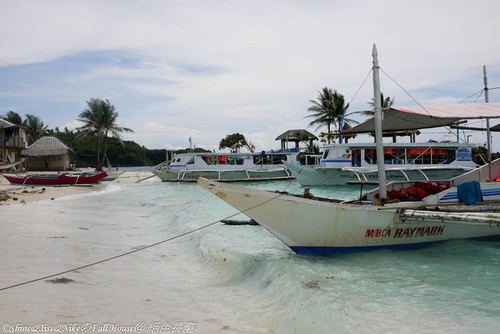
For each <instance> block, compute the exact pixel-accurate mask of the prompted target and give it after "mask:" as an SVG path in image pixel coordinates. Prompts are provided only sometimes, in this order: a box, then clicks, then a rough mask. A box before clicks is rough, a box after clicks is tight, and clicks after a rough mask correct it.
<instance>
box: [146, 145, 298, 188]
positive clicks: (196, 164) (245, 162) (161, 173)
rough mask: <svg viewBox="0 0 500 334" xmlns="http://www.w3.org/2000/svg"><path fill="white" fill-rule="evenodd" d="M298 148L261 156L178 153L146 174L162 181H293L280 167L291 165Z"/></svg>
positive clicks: (284, 168)
mask: <svg viewBox="0 0 500 334" xmlns="http://www.w3.org/2000/svg"><path fill="white" fill-rule="evenodd" d="M298 153H299V152H298V149H289V150H280V151H275V152H262V153H210V152H204V153H181V154H175V155H174V156H173V158H172V160H171V161H170V162H169V163H163V164H160V165H158V166H155V167H153V168H150V171H151V172H152V173H153V174H155V175H156V176H158V177H159V178H160V179H161V180H162V181H164V182H166V181H196V180H197V179H198V178H199V177H204V178H206V179H212V180H219V181H226V182H227V181H265V180H280V179H291V178H294V177H293V175H292V173H291V172H290V171H288V169H287V168H286V167H285V166H284V165H283V162H284V161H288V162H291V163H292V162H295V161H296V160H297V155H298Z"/></svg>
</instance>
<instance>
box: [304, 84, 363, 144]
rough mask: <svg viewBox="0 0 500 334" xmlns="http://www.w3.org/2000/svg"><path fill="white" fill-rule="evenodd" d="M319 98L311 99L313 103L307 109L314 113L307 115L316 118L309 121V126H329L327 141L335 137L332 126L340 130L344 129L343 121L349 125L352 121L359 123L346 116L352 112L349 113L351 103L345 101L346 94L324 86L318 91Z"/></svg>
mask: <svg viewBox="0 0 500 334" xmlns="http://www.w3.org/2000/svg"><path fill="white" fill-rule="evenodd" d="M318 93H319V95H318V97H317V100H309V102H310V103H312V106H310V107H309V108H308V109H307V111H309V112H311V113H312V115H307V116H306V117H313V118H314V119H313V120H312V121H311V122H310V123H309V126H314V125H317V127H316V130H318V129H319V128H321V127H323V126H326V128H327V133H326V137H327V141H328V143H330V141H331V138H332V137H333V135H332V134H333V133H332V126H333V127H334V128H335V129H336V130H338V131H339V132H340V130H341V129H342V127H343V125H342V121H343V122H344V125H345V126H347V127H349V126H350V124H351V123H358V122H357V121H355V120H353V119H350V118H346V116H349V115H350V114H348V113H347V109H348V108H349V103H347V104H346V103H345V98H344V95H342V94H340V93H338V92H337V91H336V90H334V91H332V89H331V88H328V87H324V88H323V89H322V90H321V91H319V92H318Z"/></svg>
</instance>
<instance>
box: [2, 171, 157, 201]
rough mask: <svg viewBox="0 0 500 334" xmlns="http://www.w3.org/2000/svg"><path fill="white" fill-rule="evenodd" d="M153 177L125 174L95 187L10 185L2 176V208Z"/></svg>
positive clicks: (148, 174) (140, 173)
mask: <svg viewBox="0 0 500 334" xmlns="http://www.w3.org/2000/svg"><path fill="white" fill-rule="evenodd" d="M46 174H48V173H46ZM151 175H152V174H151V173H148V172H125V173H123V174H122V175H120V177H118V178H117V179H116V180H115V181H104V182H101V183H98V184H93V185H61V186H47V185H37V186H32V185H19V184H10V183H9V181H7V179H6V178H4V177H2V176H0V206H7V205H17V204H28V203H32V202H37V201H41V200H57V199H58V198H60V197H64V196H69V195H78V194H84V193H88V192H92V191H97V190H99V189H101V187H102V185H103V184H105V183H107V182H131V183H133V182H136V181H138V180H140V179H143V178H146V177H148V176H151Z"/></svg>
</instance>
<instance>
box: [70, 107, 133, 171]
mask: <svg viewBox="0 0 500 334" xmlns="http://www.w3.org/2000/svg"><path fill="white" fill-rule="evenodd" d="M87 106H88V108H87V109H85V110H84V111H82V112H81V113H80V115H79V117H80V118H79V119H78V121H80V122H82V123H83V124H84V125H83V126H81V127H79V128H77V130H78V131H79V136H80V137H94V136H95V138H96V151H97V169H98V170H101V169H102V166H103V164H104V160H105V158H106V153H107V149H108V137H109V135H111V136H113V137H115V138H117V139H118V140H119V141H120V143H121V144H122V145H123V140H122V137H121V133H122V132H124V131H125V132H133V130H131V129H129V128H124V127H120V126H118V125H117V124H116V119H117V118H118V112H117V111H115V107H114V106H113V105H112V104H110V103H109V101H108V100H102V99H94V98H92V99H90V100H89V101H87ZM101 145H104V148H103V150H102V159H101Z"/></svg>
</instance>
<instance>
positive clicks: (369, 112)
mask: <svg viewBox="0 0 500 334" xmlns="http://www.w3.org/2000/svg"><path fill="white" fill-rule="evenodd" d="M380 101H382V109H386V108H390V107H391V106H392V105H393V104H394V98H392V99H391V98H390V97H387V98H385V99H384V93H380ZM368 104H369V105H371V106H372V107H373V109H371V110H364V111H360V112H359V113H360V114H361V115H364V116H370V117H373V116H375V101H374V100H373V98H372V100H371V102H368Z"/></svg>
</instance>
